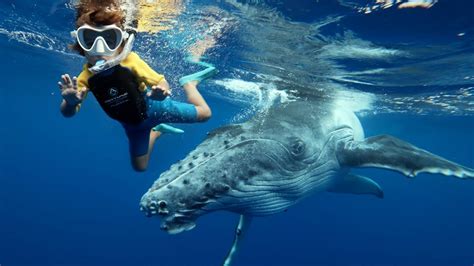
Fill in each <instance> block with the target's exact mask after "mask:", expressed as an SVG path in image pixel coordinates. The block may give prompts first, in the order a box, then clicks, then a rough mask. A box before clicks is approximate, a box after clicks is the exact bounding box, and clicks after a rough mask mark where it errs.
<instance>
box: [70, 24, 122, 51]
mask: <svg viewBox="0 0 474 266" xmlns="http://www.w3.org/2000/svg"><path fill="white" fill-rule="evenodd" d="M71 36H72V37H73V38H76V39H77V42H78V43H79V46H81V48H82V49H83V50H84V51H85V52H86V53H87V54H89V55H92V56H112V55H114V53H115V51H117V49H118V48H119V47H120V45H121V44H122V42H123V40H124V39H127V38H128V37H129V34H128V33H127V32H126V31H123V30H122V29H121V28H119V27H117V26H116V25H114V24H112V25H105V26H100V27H92V26H90V25H87V24H84V25H82V26H81V27H79V28H78V29H77V30H75V31H72V32H71Z"/></svg>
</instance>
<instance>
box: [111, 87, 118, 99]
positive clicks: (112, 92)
mask: <svg viewBox="0 0 474 266" xmlns="http://www.w3.org/2000/svg"><path fill="white" fill-rule="evenodd" d="M117 93H118V91H117V89H116V88H110V89H109V95H110V96H112V97H114V96H116V95H117Z"/></svg>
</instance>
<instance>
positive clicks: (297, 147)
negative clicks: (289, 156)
mask: <svg viewBox="0 0 474 266" xmlns="http://www.w3.org/2000/svg"><path fill="white" fill-rule="evenodd" d="M304 150H305V144H304V142H303V141H302V140H300V139H295V140H293V141H292V142H291V153H293V154H294V155H300V154H302V153H303V152H304Z"/></svg>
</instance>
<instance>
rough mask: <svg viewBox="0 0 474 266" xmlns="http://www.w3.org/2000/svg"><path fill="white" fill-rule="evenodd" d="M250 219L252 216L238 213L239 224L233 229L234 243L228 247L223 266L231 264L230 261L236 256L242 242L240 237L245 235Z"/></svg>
mask: <svg viewBox="0 0 474 266" xmlns="http://www.w3.org/2000/svg"><path fill="white" fill-rule="evenodd" d="M251 221H252V217H250V216H246V215H240V220H239V224H238V225H237V228H236V229H235V236H234V243H233V244H232V248H231V249H230V251H229V254H227V257H226V258H225V260H224V263H223V264H222V265H223V266H230V265H232V262H233V260H234V259H235V257H236V256H237V252H238V251H239V248H240V243H241V242H242V239H243V237H244V236H245V233H246V232H247V229H248V228H249V226H250V222H251Z"/></svg>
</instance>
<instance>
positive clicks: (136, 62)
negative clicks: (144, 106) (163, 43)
mask: <svg viewBox="0 0 474 266" xmlns="http://www.w3.org/2000/svg"><path fill="white" fill-rule="evenodd" d="M120 65H121V66H123V67H126V68H128V69H130V70H131V71H132V73H133V74H134V75H135V77H137V81H138V83H139V84H140V87H139V90H140V91H141V92H144V91H145V90H146V87H147V86H153V85H157V84H158V83H160V82H161V81H163V80H164V79H165V76H163V75H161V74H158V73H156V72H155V71H154V70H153V69H152V68H151V67H150V66H149V65H148V64H147V63H146V62H145V61H143V60H142V59H141V58H140V56H138V55H137V54H136V53H134V52H131V53H130V54H129V55H128V56H127V57H126V58H125V59H124V60H123V61H122V62H120ZM93 75H94V73H92V72H90V71H89V65H88V64H84V67H83V69H82V72H81V74H79V77H78V78H77V86H78V88H79V89H82V88H84V87H85V88H87V89H89V88H90V87H89V82H88V81H89V78H91V77H92V76H93Z"/></svg>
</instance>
